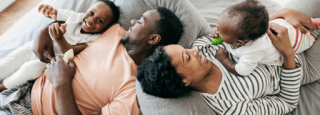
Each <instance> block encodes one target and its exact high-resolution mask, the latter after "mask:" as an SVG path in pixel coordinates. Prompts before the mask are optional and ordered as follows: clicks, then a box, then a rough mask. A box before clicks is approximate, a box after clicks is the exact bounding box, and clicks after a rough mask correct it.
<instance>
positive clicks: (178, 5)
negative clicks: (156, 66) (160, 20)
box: [115, 0, 211, 48]
mask: <svg viewBox="0 0 320 115" xmlns="http://www.w3.org/2000/svg"><path fill="white" fill-rule="evenodd" d="M115 4H116V5H117V6H119V7H120V11H121V14H120V19H119V23H120V25H121V26H122V27H124V28H125V29H126V30H127V29H128V28H129V27H130V26H131V23H130V21H131V20H132V19H140V17H141V15H142V14H143V13H144V12H146V11H148V10H152V9H156V8H158V7H166V8H168V9H170V10H171V11H173V12H174V13H175V14H176V15H177V16H178V17H179V19H180V20H181V21H182V24H183V26H184V27H183V30H184V33H183V35H182V37H181V39H180V41H179V43H178V44H180V45H182V46H183V47H185V48H190V46H191V44H192V42H193V41H194V40H195V39H196V38H198V37H200V36H203V35H207V34H209V33H210V30H211V29H210V27H209V25H208V23H207V21H206V20H205V19H204V18H203V16H201V14H200V13H199V12H198V11H197V9H196V8H195V7H194V6H193V5H192V4H191V3H190V2H189V0H116V1H115Z"/></svg>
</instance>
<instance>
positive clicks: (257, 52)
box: [211, 0, 320, 76]
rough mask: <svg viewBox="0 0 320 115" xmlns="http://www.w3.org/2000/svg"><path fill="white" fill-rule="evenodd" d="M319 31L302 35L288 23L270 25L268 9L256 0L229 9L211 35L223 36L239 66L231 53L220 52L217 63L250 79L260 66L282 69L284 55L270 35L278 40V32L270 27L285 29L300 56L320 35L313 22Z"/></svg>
mask: <svg viewBox="0 0 320 115" xmlns="http://www.w3.org/2000/svg"><path fill="white" fill-rule="evenodd" d="M312 22H313V23H312V24H313V26H314V28H315V29H316V30H315V31H313V32H309V33H306V34H304V33H302V32H301V31H300V30H298V29H297V28H296V27H294V26H292V25H291V24H289V23H288V22H286V21H285V19H274V20H271V21H270V22H269V16H268V12H267V10H266V8H265V6H263V5H261V4H260V3H259V2H258V1H256V0H247V1H244V2H241V3H239V4H236V5H234V6H231V7H229V8H228V9H226V10H225V11H223V12H222V13H221V14H220V16H219V18H218V25H217V28H214V29H213V31H212V33H211V35H212V37H214V38H215V37H218V36H219V34H221V36H222V39H223V41H224V42H225V43H226V44H230V45H226V47H229V48H228V49H230V50H229V51H230V53H231V54H232V55H234V56H235V57H238V58H239V59H238V60H237V59H235V60H236V61H237V63H235V62H233V61H232V60H231V59H229V58H228V52H227V51H226V50H224V49H219V50H218V52H217V55H216V57H217V59H218V60H219V61H220V62H221V63H222V64H223V65H224V66H225V67H226V68H227V69H228V70H229V71H230V72H232V73H233V74H235V75H241V76H247V75H249V74H250V73H252V72H253V71H254V69H255V68H256V67H257V66H258V64H268V65H277V66H281V65H282V64H283V60H282V54H281V53H280V52H279V51H278V50H277V49H276V48H275V47H274V45H273V44H272V41H271V39H270V37H269V35H268V34H266V32H267V31H270V33H272V34H271V35H273V36H274V35H276V36H277V33H278V32H277V31H275V30H272V29H273V28H271V27H270V28H269V23H270V25H271V26H273V27H275V28H283V27H284V28H286V29H287V30H288V35H289V39H290V42H291V45H292V47H293V50H294V53H300V52H303V51H305V50H307V49H308V48H310V47H311V45H312V44H313V43H314V42H315V39H316V38H317V36H318V35H319V33H320V32H319V31H317V30H319V19H312Z"/></svg>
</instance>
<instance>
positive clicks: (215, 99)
mask: <svg viewBox="0 0 320 115" xmlns="http://www.w3.org/2000/svg"><path fill="white" fill-rule="evenodd" d="M271 28H272V29H273V30H275V31H276V32H277V33H278V35H277V36H274V35H270V36H271V37H270V38H271V40H272V42H273V43H274V45H275V47H276V48H277V49H278V50H279V51H280V52H281V53H282V54H283V55H284V59H283V60H284V64H283V66H275V65H264V64H260V65H258V66H257V68H256V69H255V70H254V72H253V73H251V74H250V75H249V76H248V77H239V76H235V75H234V74H232V73H230V72H229V71H228V70H227V69H226V68H225V67H224V66H223V65H222V64H221V63H220V61H219V60H217V59H216V58H215V55H216V53H217V50H218V49H219V48H220V47H222V48H226V49H227V50H229V49H228V47H226V46H227V44H220V45H218V46H215V45H212V44H211V39H209V38H207V37H202V38H199V39H197V40H196V41H195V42H194V44H193V46H192V47H193V49H184V48H182V47H181V46H179V45H170V46H166V47H160V48H158V49H156V51H155V53H154V54H152V55H151V56H150V57H149V58H147V59H145V60H144V61H143V63H142V64H141V66H140V67H139V71H138V74H137V79H138V80H139V81H140V83H141V86H142V89H143V91H144V92H146V93H148V94H151V95H155V96H160V97H178V96H183V95H186V94H188V92H190V91H191V90H196V91H199V92H201V95H202V97H203V98H204V100H205V101H206V102H207V104H208V105H209V106H210V108H211V109H212V110H213V111H215V112H216V113H217V114H253V115H256V114H271V115H275V114H285V113H288V112H290V111H292V110H293V109H294V108H295V107H296V106H297V104H298V96H299V87H300V84H306V83H310V82H312V81H315V80H317V79H319V78H320V75H319V73H318V70H320V66H319V65H316V64H315V63H314V62H316V61H317V60H319V59H320V57H319V56H320V52H319V50H320V41H319V40H316V42H315V44H314V46H312V47H311V48H310V49H309V50H307V51H305V52H303V53H301V54H299V55H294V51H293V48H292V47H291V44H290V40H289V37H288V32H287V31H286V30H285V29H284V28H283V27H271ZM269 34H272V33H269ZM229 58H231V59H232V60H233V61H237V59H236V58H235V57H233V56H232V55H229ZM300 65H301V66H300ZM304 70H308V71H304ZM302 71H303V72H302Z"/></svg>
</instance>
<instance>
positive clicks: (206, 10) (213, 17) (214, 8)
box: [190, 0, 281, 27]
mask: <svg viewBox="0 0 320 115" xmlns="http://www.w3.org/2000/svg"><path fill="white" fill-rule="evenodd" d="M242 1H244V0H190V2H191V3H192V4H193V5H194V6H195V7H196V8H197V10H198V11H199V12H200V13H201V14H202V15H203V16H204V18H205V19H206V20H207V21H208V23H209V24H210V27H215V26H216V25H217V20H218V17H219V15H220V13H221V12H222V11H223V10H225V9H226V8H228V7H229V6H231V5H234V4H237V3H240V2H242ZM259 1H260V3H261V4H263V5H265V6H266V8H267V10H268V12H274V11H276V10H278V9H279V8H280V7H281V6H280V5H279V4H278V3H275V2H273V1H271V0H259Z"/></svg>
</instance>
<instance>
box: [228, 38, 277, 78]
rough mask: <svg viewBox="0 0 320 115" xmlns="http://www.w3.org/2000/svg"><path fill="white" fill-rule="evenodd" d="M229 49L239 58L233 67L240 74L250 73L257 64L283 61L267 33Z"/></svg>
mask: <svg viewBox="0 0 320 115" xmlns="http://www.w3.org/2000/svg"><path fill="white" fill-rule="evenodd" d="M229 47H230V46H229ZM230 49H231V50H230V53H231V54H232V55H234V56H236V57H238V58H239V62H238V63H237V64H236V66H235V69H236V71H237V73H238V74H240V75H242V76H247V75H249V74H250V73H252V71H253V70H254V69H255V68H256V67H257V65H258V64H268V65H282V63H283V60H282V57H281V53H280V52H279V51H278V50H277V49H276V48H275V47H274V46H273V44H272V42H271V40H270V38H269V37H268V35H267V34H265V35H263V36H262V37H260V38H258V39H257V40H255V41H250V42H248V43H246V45H245V46H242V47H240V48H237V49H232V48H230Z"/></svg>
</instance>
